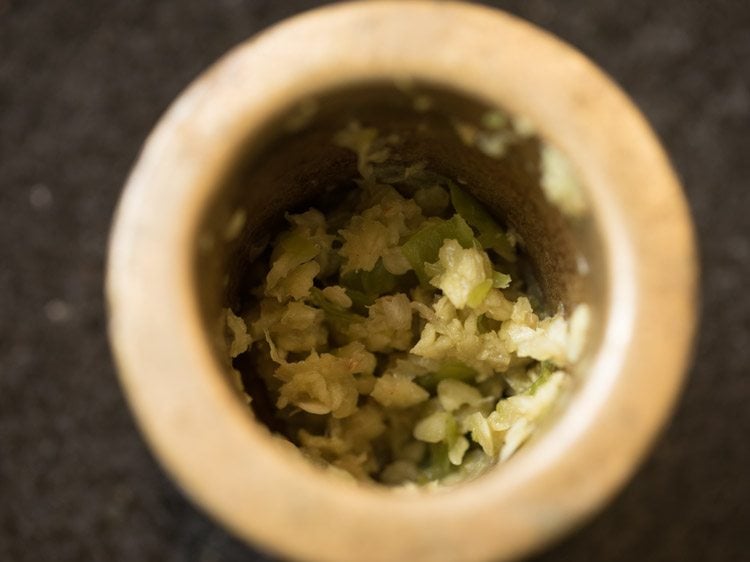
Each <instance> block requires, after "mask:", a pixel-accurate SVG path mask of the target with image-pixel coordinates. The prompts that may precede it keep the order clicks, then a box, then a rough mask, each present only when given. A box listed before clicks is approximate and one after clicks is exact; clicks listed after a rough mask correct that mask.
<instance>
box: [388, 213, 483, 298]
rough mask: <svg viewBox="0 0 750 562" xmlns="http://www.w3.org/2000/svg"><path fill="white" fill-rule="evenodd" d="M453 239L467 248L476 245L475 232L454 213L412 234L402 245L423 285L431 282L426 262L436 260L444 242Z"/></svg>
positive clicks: (402, 249)
mask: <svg viewBox="0 0 750 562" xmlns="http://www.w3.org/2000/svg"><path fill="white" fill-rule="evenodd" d="M451 239H452V240H457V241H458V243H459V244H461V246H463V247H464V248H467V249H468V248H472V247H473V246H474V233H473V232H472V230H471V227H469V225H468V224H466V221H465V220H464V219H463V218H462V217H461V216H460V215H453V218H451V219H449V220H439V221H433V222H431V223H430V224H428V225H427V226H425V227H423V228H422V229H420V230H418V231H417V232H415V233H414V234H412V236H411V238H409V239H408V240H407V241H406V242H405V243H404V245H403V246H401V251H402V252H403V254H404V256H405V257H406V259H407V260H409V264H411V266H412V268H414V272H415V273H416V274H417V277H418V278H419V281H420V283H422V284H423V285H425V286H427V285H429V283H430V275H429V274H428V273H427V272H426V271H425V264H427V263H434V262H436V261H437V260H438V253H439V252H440V247H441V246H442V245H443V242H444V241H445V240H451Z"/></svg>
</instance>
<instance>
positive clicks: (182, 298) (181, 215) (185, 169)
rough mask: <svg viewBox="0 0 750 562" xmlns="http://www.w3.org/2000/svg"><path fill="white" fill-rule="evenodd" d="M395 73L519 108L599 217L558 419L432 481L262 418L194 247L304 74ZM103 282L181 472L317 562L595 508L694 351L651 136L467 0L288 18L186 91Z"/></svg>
mask: <svg viewBox="0 0 750 562" xmlns="http://www.w3.org/2000/svg"><path fill="white" fill-rule="evenodd" d="M404 79H410V80H414V81H418V82H426V83H432V84H438V85H442V86H444V87H447V88H449V89H453V90H455V91H457V92H463V93H466V94H469V95H472V96H474V97H476V98H477V99H481V100H484V101H485V102H487V103H489V104H494V105H497V106H499V107H504V108H506V109H508V110H509V111H511V112H512V113H517V114H520V115H524V116H526V117H527V118H529V119H530V120H532V121H533V122H534V123H535V124H536V125H537V127H538V130H539V133H540V135H541V136H542V137H544V138H545V139H546V140H547V141H548V142H551V143H553V144H555V145H556V146H558V147H559V148H560V149H562V150H563V151H564V152H565V153H566V154H567V156H568V157H569V158H570V160H571V161H572V162H573V163H574V165H575V166H576V168H577V169H578V171H579V173H580V175H581V178H582V179H583V181H584V184H585V186H586V194H587V197H588V200H589V204H590V208H591V213H592V215H593V217H594V219H595V221H596V223H597V225H598V230H597V236H598V240H597V244H600V245H601V248H602V255H603V257H602V260H601V264H600V268H601V270H600V271H595V272H594V274H595V275H598V276H600V279H603V280H604V281H605V283H604V287H605V288H604V293H603V295H602V297H601V302H600V308H601V318H602V319H603V322H602V324H601V325H600V326H599V327H600V330H599V333H598V334H597V337H596V338H595V341H596V342H597V344H596V346H595V349H592V350H590V353H589V361H588V363H587V369H586V373H585V380H584V382H583V384H582V385H581V387H580V388H579V389H578V391H577V392H576V393H575V395H574V396H573V398H572V399H571V402H570V403H569V404H568V406H567V408H566V409H565V411H564V412H563V413H562V414H561V415H560V417H559V419H558V420H557V421H556V423H555V424H554V425H553V426H552V427H550V428H549V430H548V431H546V432H545V433H544V435H542V436H541V437H540V438H539V439H537V440H536V441H535V442H534V443H533V444H531V445H530V446H528V447H525V448H524V449H523V450H521V451H520V452H519V454H518V455H517V456H516V457H514V458H513V459H512V460H511V461H510V462H508V463H507V464H506V465H503V466H502V467H499V468H498V469H496V470H493V471H492V472H491V473H489V474H487V475H486V476H484V477H482V478H480V479H478V480H476V481H474V482H472V483H469V484H466V485H462V486H457V487H454V488H451V489H447V490H444V491H440V492H436V493H429V494H428V493H418V492H394V491H392V490H388V489H385V488H376V487H368V486H361V485H356V484H353V483H349V482H346V481H344V480H338V479H336V478H332V477H330V476H327V475H325V474H323V473H322V472H320V471H318V470H316V469H314V468H313V467H311V466H309V465H308V463H307V462H305V461H303V460H302V459H301V458H298V457H297V456H296V455H293V454H290V453H289V452H288V451H286V450H285V449H284V448H283V447H281V446H280V445H279V444H278V443H276V442H275V441H274V440H273V439H271V438H270V437H269V434H268V431H267V430H266V429H265V428H264V427H263V426H261V425H260V424H258V423H256V422H255V421H254V420H253V419H252V418H251V416H250V415H249V414H248V412H247V410H246V408H245V407H244V406H243V404H242V403H241V402H240V401H239V400H238V399H237V397H236V396H235V395H234V394H233V392H232V390H231V388H230V386H229V385H228V384H227V383H226V379H225V376H224V373H223V370H222V365H221V362H220V361H219V360H217V358H216V354H215V351H214V347H213V344H212V342H211V341H210V338H209V337H208V336H207V330H206V325H205V324H206V322H205V310H203V308H202V307H203V306H204V305H203V304H202V300H201V299H202V297H201V295H200V294H199V292H200V288H199V285H200V283H199V281H198V279H200V277H201V274H202V270H201V269H200V268H198V267H197V266H196V246H197V242H196V241H197V238H198V236H199V232H200V231H201V228H203V223H204V221H205V217H206V213H207V208H208V207H210V206H211V205H215V204H216V201H220V200H221V197H222V191H221V190H222V189H225V186H226V181H225V178H226V175H227V173H228V170H230V169H232V168H233V167H234V166H235V164H236V159H237V158H238V155H240V154H241V153H242V150H245V149H246V147H247V146H248V142H249V143H250V144H252V141H253V139H254V138H256V137H259V135H261V134H262V132H263V127H265V126H266V124H267V123H268V118H269V116H272V115H278V114H280V113H281V112H283V111H284V110H286V109H288V108H289V107H290V106H293V105H295V104H296V103H299V102H300V100H303V99H305V98H306V97H307V96H309V94H310V93H311V92H318V93H319V92H326V91H331V90H334V89H337V88H341V87H345V86H348V85H352V84H356V83H367V82H372V81H377V80H381V81H391V82H392V81H394V80H397V81H403V80H404ZM243 147H245V148H243ZM269 197H271V198H272V197H273V194H272V193H271V194H270V195H269ZM269 204H270V203H269ZM258 212H260V211H258ZM107 298H108V304H109V313H110V334H111V340H112V344H113V347H114V350H115V355H116V359H117V362H118V365H119V370H120V375H121V381H122V384H123V387H124V389H125V391H126V393H127V396H128V399H129V402H130V404H131V406H132V408H133V410H134V412H135V415H136V417H137V419H138V421H139V423H140V425H141V428H142V430H143V432H144V434H145V436H146V438H147V439H148V441H149V443H150V445H151V446H152V448H153V449H154V451H155V453H156V455H157V457H158V458H159V460H160V461H161V462H162V463H163V465H164V466H165V468H166V470H167V471H168V472H169V473H170V474H171V475H172V476H173V477H174V479H175V480H176V481H177V482H178V483H179V484H180V485H181V486H182V488H183V489H184V490H185V491H186V493H187V494H188V495H189V496H190V497H191V498H193V500H194V501H195V502H197V503H198V504H199V505H201V506H202V507H203V508H205V509H206V510H207V511H208V512H209V513H211V514H212V515H213V516H214V517H216V518H217V519H218V520H219V521H221V522H222V523H223V524H224V525H226V526H227V527H228V528H229V529H231V530H233V531H234V532H235V533H237V534H238V535H239V536H241V537H243V538H244V539H246V540H248V541H251V542H253V543H256V544H258V545H260V546H262V547H264V548H267V549H270V550H272V551H274V552H276V553H279V554H281V555H283V556H286V557H289V558H294V559H300V560H311V561H318V560H319V561H327V562H328V561H330V562H332V561H342V562H343V561H350V560H354V559H356V560H362V561H389V562H390V561H397V560H419V561H426V562H455V561H456V560H462V561H483V560H507V559H511V558H515V557H518V556H521V555H523V554H526V553H528V552H530V551H532V550H534V549H538V548H540V547H541V546H543V545H544V544H546V543H548V542H549V541H550V540H552V539H554V538H555V537H558V536H559V535H561V534H562V533H564V532H566V531H568V530H569V529H571V528H573V527H574V526H576V525H579V524H580V523H581V522H582V521H583V520H584V518H586V517H588V516H590V515H591V514H593V513H594V512H595V511H596V510H597V509H599V508H600V507H601V506H602V505H603V504H604V503H605V502H606V501H607V500H608V499H609V498H610V497H611V496H612V495H613V494H614V493H615V492H616V490H617V489H618V488H619V487H621V486H622V485H623V483H624V482H625V481H626V479H627V478H628V477H629V476H630V475H631V474H632V473H633V471H634V470H635V468H636V467H637V465H638V463H639V462H640V460H641V459H642V458H643V456H644V454H645V453H646V451H647V450H648V448H649V446H650V445H651V444H652V442H653V440H654V438H655V436H656V435H657V433H658V431H659V429H660V428H661V427H662V426H663V424H664V422H665V420H666V419H667V417H668V415H669V414H670V412H671V410H672V407H673V403H674V401H675V398H676V397H677V395H678V393H679V389H680V386H681V382H682V379H683V373H684V371H685V368H686V362H687V360H688V358H689V355H690V345H691V341H692V335H693V329H694V324H695V311H696V260H695V249H694V241H693V234H692V229H691V223H690V219H689V215H688V211H687V208H686V205H685V202H684V200H683V196H682V193H681V190H680V186H679V184H678V182H677V180H676V179H675V176H674V173H673V172H672V169H671V167H670V165H669V162H668V161H667V159H666V157H665V155H664V153H663V151H662V149H661V147H660V145H659V143H658V141H657V140H656V139H655V137H654V135H653V133H652V131H651V130H650V128H649V127H648V125H647V124H646V123H645V121H644V119H643V117H642V116H641V115H640V113H639V112H638V111H637V110H636V109H635V108H634V107H633V105H632V103H631V102H630V101H629V100H628V99H627V97H626V96H625V95H624V94H623V93H622V92H621V91H620V90H619V89H618V88H617V86H615V85H614V84H613V83H612V82H611V81H610V80H609V79H608V78H607V77H606V76H605V75H604V74H603V73H602V72H601V71H600V70H598V69H597V68H596V67H595V66H593V65H592V64H591V63H590V62H589V61H588V60H587V59H586V58H585V57H583V56H582V55H581V54H580V53H578V52H576V51H574V50H573V49H572V48H570V47H569V46H567V45H565V44H564V43H562V42H560V41H559V40H557V39H555V38H554V37H551V36H550V35H548V34H546V33H544V32H543V31H541V30H539V29H537V28H535V27H533V26H531V25H529V24H527V23H525V22H523V21H520V20H517V19H515V18H513V17H511V16H509V15H507V14H504V13H502V12H499V11H494V10H489V9H486V8H482V7H479V6H475V5H465V4H460V3H453V2H427V1H414V2H408V3H407V2H395V1H394V2H388V1H386V2H362V3H354V4H339V5H336V6H333V7H329V8H324V9H320V10H316V11H313V12H309V13H306V14H303V15H301V16H298V17H295V18H292V19H290V20H288V21H286V22H283V23H282V24H280V25H278V26H276V27H274V28H272V29H271V30H269V31H267V32H265V33H263V34H261V35H260V36H259V37H257V38H255V39H253V40H251V41H249V42H247V43H245V44H243V45H241V46H239V47H238V48H236V49H235V50H233V51H232V52H230V53H229V54H228V55H227V56H226V57H224V58H223V59H222V60H221V61H219V62H218V63H217V64H216V65H215V66H214V67H212V68H211V69H210V70H209V71H208V72H206V73H205V74H204V75H202V76H201V77H200V78H199V79H198V80H197V81H196V82H195V83H194V84H192V85H191V86H190V87H189V88H188V90H187V91H186V92H185V93H183V94H182V95H181V96H180V97H179V98H178V100H177V101H176V102H175V103H174V105H173V106H172V107H171V108H170V109H169V111H168V112H167V113H166V115H165V116H164V117H163V119H162V120H161V121H160V123H159V124H158V126H157V127H156V129H155V130H154V132H153V134H152V135H151V136H150V138H149V139H148V141H147V143H146V146H145V148H144V150H143V153H142V154H141V156H140V158H139V161H138V163H137V165H136V166H135V168H134V170H133V172H132V175H131V177H130V178H129V180H128V183H127V186H126V189H125V193H124V195H123V198H122V201H121V204H120V207H119V210H118V212H117V218H116V224H115V227H114V232H113V235H112V241H111V251H110V261H109V269H108V278H107Z"/></svg>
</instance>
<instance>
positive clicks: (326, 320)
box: [226, 122, 588, 485]
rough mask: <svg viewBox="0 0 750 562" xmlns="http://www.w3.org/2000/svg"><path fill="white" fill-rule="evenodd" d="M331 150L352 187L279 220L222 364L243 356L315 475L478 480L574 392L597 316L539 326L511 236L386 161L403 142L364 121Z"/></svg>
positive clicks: (465, 196)
mask: <svg viewBox="0 0 750 562" xmlns="http://www.w3.org/2000/svg"><path fill="white" fill-rule="evenodd" d="M334 142H336V143H337V144H338V145H340V146H342V147H345V148H348V149H350V150H352V151H353V152H354V153H355V154H356V156H357V168H358V172H359V176H360V177H359V178H357V179H356V183H352V185H351V186H350V188H348V189H345V190H344V191H345V192H344V193H340V197H338V199H337V201H338V203H337V204H336V205H334V206H333V207H330V208H325V209H322V210H319V209H317V208H310V209H309V210H307V211H305V212H302V213H299V214H287V216H286V220H287V223H288V226H287V227H286V228H285V229H284V230H283V231H282V232H280V233H279V234H278V236H277V237H276V239H275V241H274V243H273V244H272V247H271V249H270V250H269V252H267V260H262V263H260V264H256V265H261V266H262V267H261V274H260V275H259V282H258V284H257V286H256V288H255V289H253V291H252V294H250V295H246V297H247V299H246V301H245V302H246V305H245V306H244V308H242V310H238V311H236V313H235V312H234V311H232V310H230V309H226V324H227V335H228V345H229V355H230V356H231V357H232V358H237V357H239V356H240V355H242V354H248V356H245V357H246V358H249V359H250V363H249V364H251V365H252V374H248V376H259V377H261V379H262V382H263V385H264V387H265V394H266V395H267V396H264V398H267V399H270V401H271V402H272V405H273V408H274V413H273V416H274V424H273V425H274V426H275V427H277V428H280V431H281V432H282V433H283V434H284V435H285V436H286V437H287V438H288V439H289V440H291V441H292V442H293V443H295V444H296V445H297V446H298V447H299V449H300V450H301V451H302V453H303V454H304V455H305V456H306V457H308V458H309V459H310V460H312V461H313V462H315V463H316V464H320V465H322V466H326V467H328V468H330V469H331V470H334V471H336V472H339V473H341V474H344V475H347V476H352V477H354V478H357V479H360V480H371V481H377V482H382V483H385V484H389V485H414V484H418V485H424V484H430V483H434V482H439V483H441V484H449V483H454V482H459V481H464V480H467V479H471V478H473V477H476V476H477V475H479V474H481V473H482V472H484V471H485V470H486V469H487V468H488V467H490V466H492V465H494V464H495V463H497V462H498V461H504V460H506V459H507V458H509V457H510V456H511V455H512V454H513V453H514V452H515V451H516V450H517V449H518V447H519V446H521V445H522V444H523V443H524V442H525V441H526V440H527V439H528V438H529V436H530V435H531V434H532V433H533V432H534V430H535V429H536V428H537V426H538V424H539V421H540V420H541V419H542V417H543V416H544V414H545V413H546V412H548V411H549V410H550V408H551V406H552V405H553V404H554V403H555V402H556V400H557V399H558V397H559V396H560V394H561V391H562V390H563V388H564V387H565V386H566V385H568V384H569V379H570V375H569V374H568V372H569V371H568V370H569V367H570V366H571V364H572V363H573V362H575V360H576V359H577V358H578V356H579V355H580V353H581V349H582V345H583V336H584V331H585V328H586V325H587V323H588V308H587V307H586V306H578V307H577V308H576V309H575V311H574V313H573V314H572V315H571V316H570V317H569V318H566V317H565V315H564V311H563V310H562V308H560V309H559V310H558V311H557V312H556V313H555V314H553V315H550V314H545V312H544V309H543V307H542V304H543V303H542V302H541V297H540V295H539V290H538V287H536V285H535V283H534V280H533V278H531V277H530V276H529V275H528V274H527V273H524V272H525V271H528V269H529V268H524V267H522V264H523V262H524V255H523V253H522V252H520V251H519V242H518V236H517V235H516V234H514V233H513V232H512V231H508V230H506V229H504V228H502V227H501V226H500V225H499V224H498V222H497V221H496V220H495V219H494V218H493V217H492V215H490V213H489V212H487V211H486V210H485V209H484V208H483V206H482V205H481V204H480V202H479V201H477V200H476V199H474V198H473V197H472V196H471V195H470V194H469V193H468V192H467V191H465V190H464V189H463V188H462V187H460V186H459V185H458V184H457V183H455V182H453V181H451V180H450V179H448V178H446V177H443V176H441V175H439V174H437V173H435V172H433V171H431V170H429V169H428V168H427V166H426V165H425V163H421V162H420V163H415V164H412V165H410V166H403V165H393V164H389V162H388V158H389V155H390V153H391V150H393V147H394V146H396V145H398V142H399V139H398V138H397V137H395V136H390V137H387V136H379V135H378V132H377V130H376V129H374V128H365V127H362V126H361V125H359V124H358V123H356V122H354V123H351V124H350V125H349V126H348V127H347V128H346V129H344V130H342V131H340V132H339V133H338V134H337V135H336V136H335V139H334ZM337 193H339V192H337ZM244 364H248V363H247V362H244ZM233 373H234V376H235V379H236V383H237V386H238V388H239V389H240V390H242V391H243V392H244V386H243V383H242V375H241V374H240V372H239V371H238V370H233ZM246 397H247V399H248V402H249V403H250V404H251V406H252V404H253V401H254V400H256V401H257V400H258V397H257V396H254V397H251V396H250V395H249V394H246Z"/></svg>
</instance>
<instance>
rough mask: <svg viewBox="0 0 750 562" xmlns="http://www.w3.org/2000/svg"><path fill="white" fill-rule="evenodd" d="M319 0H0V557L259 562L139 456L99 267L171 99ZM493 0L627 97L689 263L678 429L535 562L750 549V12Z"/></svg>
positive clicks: (671, 3)
mask: <svg viewBox="0 0 750 562" xmlns="http://www.w3.org/2000/svg"><path fill="white" fill-rule="evenodd" d="M317 4H319V2H314V1H302V0H294V1H286V0H284V1H281V0H277V1H273V0H265V1H260V0H255V1H253V0H181V1H178V0H162V1H155V2H154V1H147V0H130V1H109V0H100V1H95V0H80V1H77V2H73V1H67V2H64V1H53V0H0V235H1V236H0V330H1V331H0V560H8V561H34V562H38V561H46V560H50V561H77V560H116V561H123V562H127V561H137V562H143V561H149V560H154V561H170V560H172V561H192V560H195V561H201V562H208V561H224V562H228V561H239V560H258V561H260V560H269V558H267V557H265V556H263V555H262V554H259V553H256V552H254V551H252V550H249V549H248V548H247V547H245V546H244V545H242V544H241V543H240V542H238V541H237V540H235V539H233V538H231V537H230V536H229V535H227V534H226V533H225V532H224V531H223V530H221V529H220V528H218V527H217V526H216V525H215V524H214V523H212V522H211V521H209V520H208V519H207V518H206V516H205V515H203V514H202V513H201V512H199V511H198V510H197V509H196V508H195V507H193V506H192V505H191V504H190V503H188V501H187V500H185V499H184V498H183V496H182V495H181V494H180V492H179V491H178V490H177V489H176V488H175V486H174V485H173V484H172V483H171V482H170V480H168V479H167V477H166V476H165V475H164V474H163V473H162V471H161V470H160V468H159V467H158V466H157V464H156V462H155V461H154V459H153V458H152V456H151V455H150V453H149V452H148V450H147V449H146V447H145V445H144V442H143V440H142V438H141V436H140V435H139V434H138V432H137V431H136V429H135V426H134V423H133V419H132V417H131V415H130V413H129V411H128V410H127V408H126V405H125V403H124V401H123V397H122V394H121V392H120V388H119V386H118V384H117V381H116V377H115V373H114V370H113V367H112V361H111V357H110V352H109V349H108V346H107V341H106V337H105V319H104V312H103V299H102V282H103V273H102V272H103V266H104V261H105V254H106V242H107V236H108V231H109V226H110V220H111V217H112V213H113V210H114V207H115V204H116V201H117V198H118V195H119V193H120V189H121V187H122V184H123V181H124V179H125V177H126V175H127V173H128V169H129V167H130V166H131V165H132V163H133V162H134V160H135V158H136V155H137V153H138V150H139V147H140V145H141V143H142V141H143V140H144V138H145V136H146V134H147V133H148V131H149V130H150V129H151V127H152V126H153V125H154V122H155V121H156V119H157V118H158V116H159V115H160V114H161V113H162V111H163V110H164V109H165V108H166V106H167V105H168V104H169V102H170V101H171V100H172V99H173V98H174V97H175V96H176V95H177V94H178V93H179V92H180V90H181V89H182V88H184V87H185V86H186V84H187V83H188V82H189V81H190V80H191V79H193V78H194V77H195V76H196V75H197V74H198V73H199V72H200V71H201V70H202V69H204V68H205V67H206V66H208V65H209V64H210V63H211V62H212V61H213V60H215V59H216V58H217V57H218V56H219V55H221V54H222V53H223V52H225V51H226V50H227V49H228V48H229V47H231V46H232V45H234V44H236V43H238V42H239V41H241V40H243V39H244V38H246V37H248V36H250V35H251V34H253V33H254V32H256V31H257V30H259V29H261V28H263V27H266V26H268V25H269V24H271V23H273V22H275V21H277V20H279V19H281V18H283V17H285V16H288V15H291V14H293V13H295V12H298V11H300V10H303V9H306V8H310V7H313V6H314V5H317ZM495 4H497V5H502V6H503V7H505V8H506V9H508V10H509V11H511V12H514V13H516V14H519V15H521V16H522V17H525V18H527V19H529V20H531V21H533V22H536V23H538V24H540V25H541V26H543V27H545V28H547V29H549V30H551V31H553V32H555V33H557V34H558V35H560V36H561V37H562V38H564V39H566V40H568V41H569V42H571V43H572V44H574V45H576V46H577V47H579V48H580V49H581V50H583V51H584V52H585V53H586V54H588V55H589V56H590V57H591V58H592V59H593V60H594V61H596V62H597V63H598V64H600V65H601V66H602V67H604V68H605V69H606V70H607V71H608V72H610V73H611V74H612V75H613V76H614V78H615V79H616V80H617V81H618V82H619V83H620V84H622V85H623V87H624V88H625V89H626V90H627V91H628V92H629V93H630V95H631V96H632V97H633V98H634V99H635V100H636V102H637V103H638V104H639V105H640V107H641V108H642V109H643V111H644V112H645V114H646V115H647V116H648V118H649V119H650V120H651V122H652V123H653V125H654V127H655V129H656V130H657V131H658V133H659V134H660V136H661V137H662V139H663V141H664V143H665V145H666V147H667V149H668V151H669V153H670V155H671V157H672V158H673V161H674V163H675V166H676V168H677V170H678V172H679V174H680V176H681V177H682V179H683V181H684V185H685V189H686V191H687V195H688V198H689V200H690V204H691V207H692V210H693V213H694V216H695V220H696V223H697V229H698V234H699V237H700V245H701V265H702V269H703V287H702V305H701V306H702V313H703V318H702V321H701V326H700V335H699V339H698V342H697V347H696V355H695V365H694V367H693V368H692V371H691V373H690V378H689V382H688V385H687V387H686V390H685V394H684V396H683V398H682V401H681V403H680V406H679V409H678V411H677V414H676V417H675V418H674V421H673V423H672V424H671V426H670V427H669V429H668V430H667V431H666V433H665V435H664V436H663V438H662V439H661V441H660V442H659V444H658V447H657V448H656V450H655V452H654V453H653V454H652V455H651V456H650V458H649V460H648V461H647V462H646V463H645V465H644V466H643V467H642V469H641V470H640V471H639V473H638V474H637V476H636V477H635V478H634V480H633V481H632V482H631V483H630V484H629V485H628V486H627V488H625V490H624V491H622V492H621V493H620V494H619V495H618V496H617V497H616V498H615V500H614V501H613V502H612V504H611V505H610V506H609V507H608V508H607V509H606V510H605V511H604V512H603V513H602V514H600V515H599V516H598V517H597V518H596V519H595V520H593V521H592V522H590V523H589V524H588V525H587V526H585V527H584V528H583V529H581V530H580V531H578V532H577V533H576V534H573V535H572V536H570V537H569V538H567V539H565V540H564V541H563V542H562V543H560V544H558V545H557V546H555V547H554V548H553V549H552V550H549V551H548V552H547V553H545V554H542V555H540V556H539V557H538V558H536V559H535V560H539V561H552V560H608V561H623V562H625V561H632V560H648V561H667V560H669V561H672V560H675V561H676V560H679V561H701V562H706V561H714V560H717V561H724V560H727V561H740V560H750V509H749V508H748V506H750V444H749V443H750V440H749V439H750V407H749V406H748V404H749V403H750V367H749V365H750V297H748V295H747V293H744V290H745V288H746V287H747V284H748V281H750V220H749V219H748V214H749V213H750V183H749V181H748V178H750V3H748V2H743V1H742V0H736V1H730V0H723V1H722V0H717V1H713V2H698V1H695V0H693V1H688V0H666V1H653V0H632V1H630V2H621V1H615V0H588V1H582V0H575V1H570V2H561V1H559V0H558V1H554V0H547V1H542V0H525V1H524V0H514V1H508V2H495ZM668 273H669V272H665V275H667V274H668ZM593 469H594V467H592V470H593ZM353 559H354V558H353Z"/></svg>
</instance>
